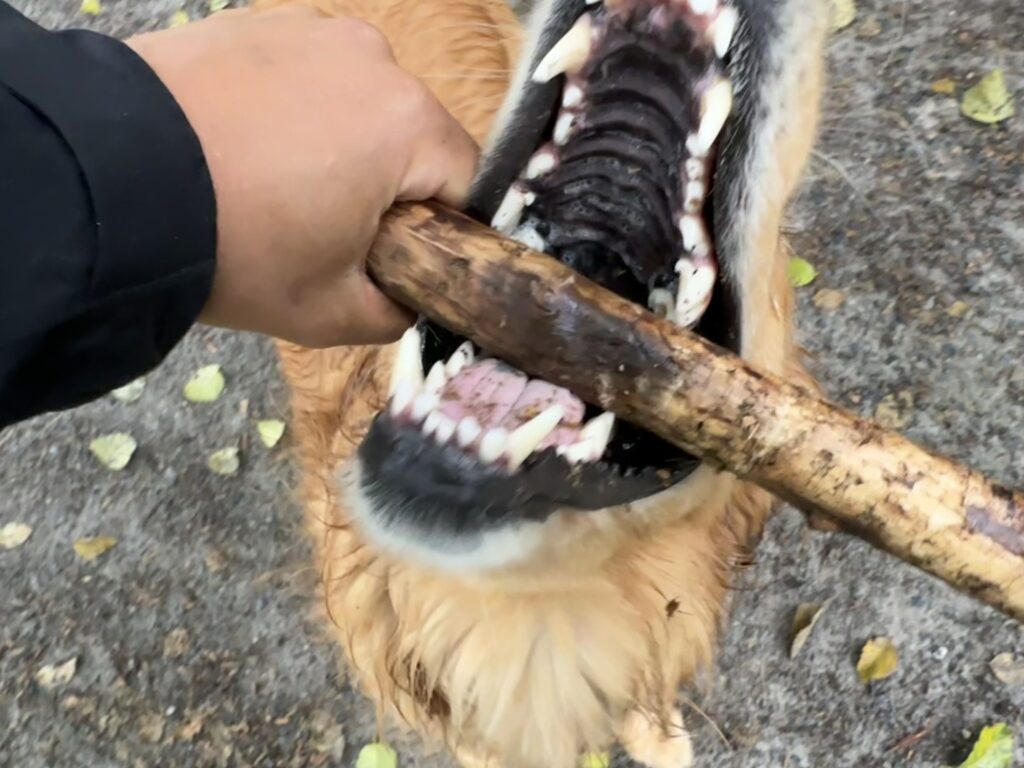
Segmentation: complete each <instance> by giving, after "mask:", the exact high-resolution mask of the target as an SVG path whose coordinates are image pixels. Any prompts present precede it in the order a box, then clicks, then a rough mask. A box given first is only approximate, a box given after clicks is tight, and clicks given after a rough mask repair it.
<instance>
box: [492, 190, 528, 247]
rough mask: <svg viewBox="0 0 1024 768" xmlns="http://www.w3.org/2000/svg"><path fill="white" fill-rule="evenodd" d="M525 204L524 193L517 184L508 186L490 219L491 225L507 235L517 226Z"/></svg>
mask: <svg viewBox="0 0 1024 768" xmlns="http://www.w3.org/2000/svg"><path fill="white" fill-rule="evenodd" d="M526 204H527V203H526V193H525V192H523V190H522V189H520V188H519V187H517V186H511V187H509V190H508V192H506V193H505V198H504V199H503V200H502V201H501V205H499V206H498V210H497V212H496V213H495V214H494V218H493V219H491V227H492V228H493V229H496V230H498V231H499V232H504V233H505V234H506V235H507V234H508V233H509V232H511V231H512V230H513V229H515V228H516V227H517V226H519V219H520V218H522V215H523V209H524V208H525V207H526Z"/></svg>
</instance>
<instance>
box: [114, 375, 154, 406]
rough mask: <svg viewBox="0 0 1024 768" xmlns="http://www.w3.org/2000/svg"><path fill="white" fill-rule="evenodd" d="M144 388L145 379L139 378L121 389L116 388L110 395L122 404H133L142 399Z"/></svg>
mask: <svg viewBox="0 0 1024 768" xmlns="http://www.w3.org/2000/svg"><path fill="white" fill-rule="evenodd" d="M145 388H146V379H145V377H140V378H138V379H136V380H135V381H130V382H128V383H127V384H125V385H124V386H123V387H118V388H117V389H115V390H114V391H113V392H111V393H110V394H111V395H113V396H114V398H115V399H116V400H120V401H121V402H122V403H134V402H135V401H136V400H138V399H139V398H140V397H142V391H143V390H144V389H145Z"/></svg>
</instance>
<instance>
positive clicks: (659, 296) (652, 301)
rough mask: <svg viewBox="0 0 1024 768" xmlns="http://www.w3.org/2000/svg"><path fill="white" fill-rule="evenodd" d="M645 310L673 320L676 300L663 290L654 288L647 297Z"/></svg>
mask: <svg viewBox="0 0 1024 768" xmlns="http://www.w3.org/2000/svg"><path fill="white" fill-rule="evenodd" d="M647 308H648V309H650V310H651V311H652V312H653V313H654V314H656V315H660V316H661V317H670V318H673V319H674V318H675V316H676V299H675V297H674V296H673V295H672V294H671V292H669V291H667V290H665V289H664V288H655V289H654V290H653V291H651V293H650V295H648V297H647Z"/></svg>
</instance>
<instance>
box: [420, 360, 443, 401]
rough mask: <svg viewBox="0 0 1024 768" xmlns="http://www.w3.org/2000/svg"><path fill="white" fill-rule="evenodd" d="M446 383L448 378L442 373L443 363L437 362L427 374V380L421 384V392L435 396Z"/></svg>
mask: <svg viewBox="0 0 1024 768" xmlns="http://www.w3.org/2000/svg"><path fill="white" fill-rule="evenodd" d="M447 383H448V377H447V376H445V373H444V363H442V362H441V361H440V360H438V361H437V362H436V363H434V365H433V366H432V367H431V369H430V373H428V374H427V379H426V381H424V382H423V390H424V391H425V392H433V393H434V394H437V393H438V392H440V391H441V389H442V388H443V387H444V385H445V384H447Z"/></svg>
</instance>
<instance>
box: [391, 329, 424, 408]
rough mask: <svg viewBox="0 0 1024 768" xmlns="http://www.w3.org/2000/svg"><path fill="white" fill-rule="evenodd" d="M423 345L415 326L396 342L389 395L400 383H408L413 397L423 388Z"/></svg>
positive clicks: (393, 392) (392, 393)
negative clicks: (396, 351)
mask: <svg viewBox="0 0 1024 768" xmlns="http://www.w3.org/2000/svg"><path fill="white" fill-rule="evenodd" d="M422 354H423V343H422V341H421V339H420V332H419V331H418V330H417V329H416V327H415V326H413V327H412V328H410V329H409V330H407V331H406V332H405V333H403V334H402V338H401V340H400V341H399V342H398V354H397V355H396V356H395V367H394V368H393V369H392V371H391V387H390V393H391V395H392V396H393V395H394V394H395V392H396V391H397V390H398V385H399V383H400V382H403V381H407V382H409V383H410V384H411V385H412V387H413V389H412V392H413V394H414V395H415V394H416V392H419V390H420V388H421V387H422V386H423V360H422V359H421V355H422Z"/></svg>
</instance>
